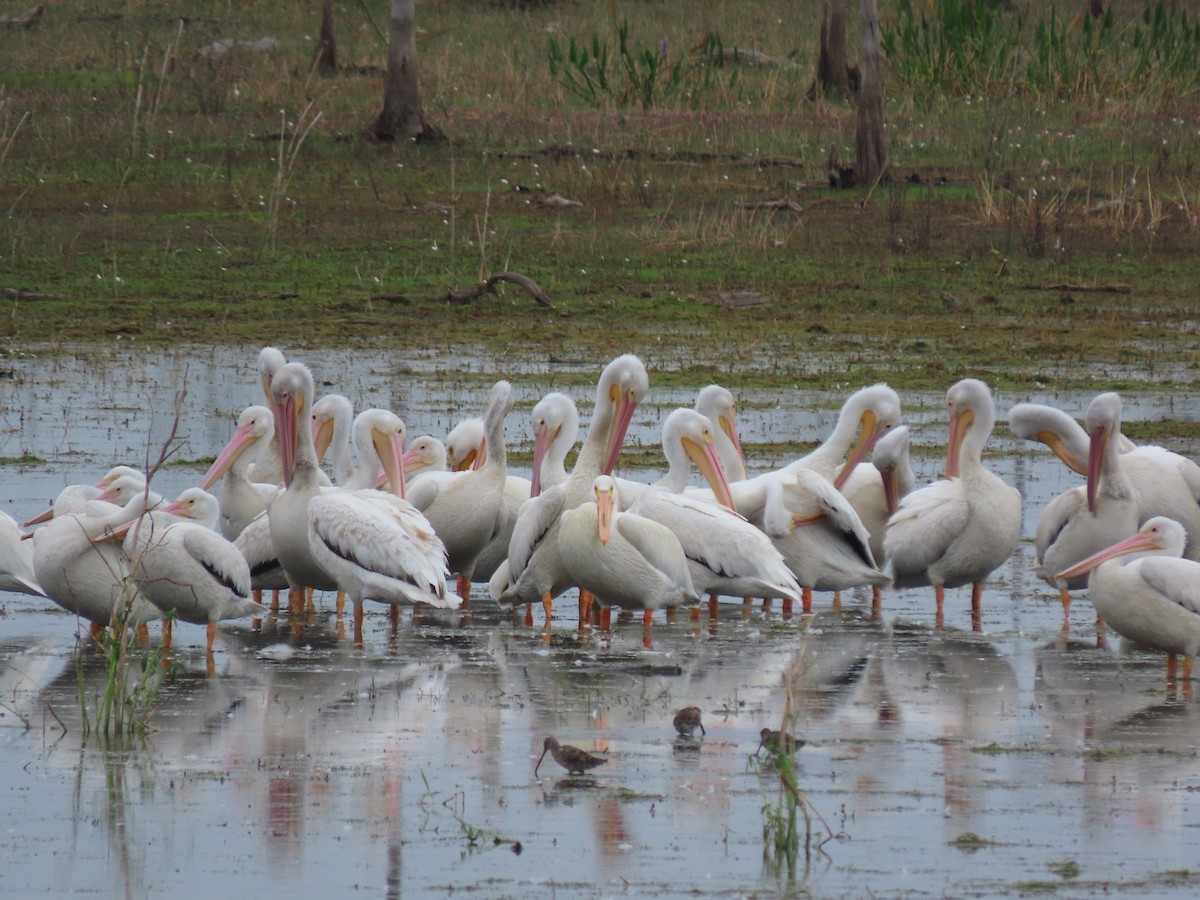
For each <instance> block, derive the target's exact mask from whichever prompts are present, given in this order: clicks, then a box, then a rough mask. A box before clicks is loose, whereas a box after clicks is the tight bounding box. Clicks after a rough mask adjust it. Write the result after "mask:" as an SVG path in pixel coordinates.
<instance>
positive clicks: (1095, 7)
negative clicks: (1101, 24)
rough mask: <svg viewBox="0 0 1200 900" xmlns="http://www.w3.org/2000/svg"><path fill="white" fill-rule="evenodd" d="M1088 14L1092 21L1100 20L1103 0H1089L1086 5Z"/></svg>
mask: <svg viewBox="0 0 1200 900" xmlns="http://www.w3.org/2000/svg"><path fill="white" fill-rule="evenodd" d="M1088 12H1090V13H1091V14H1092V18H1093V19H1101V18H1103V17H1104V0H1090V2H1089V3H1088Z"/></svg>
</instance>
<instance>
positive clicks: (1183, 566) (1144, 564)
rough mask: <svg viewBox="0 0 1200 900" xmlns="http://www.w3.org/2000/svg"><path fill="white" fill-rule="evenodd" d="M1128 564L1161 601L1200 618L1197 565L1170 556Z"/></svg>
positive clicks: (1187, 560)
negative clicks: (1165, 601)
mask: <svg viewBox="0 0 1200 900" xmlns="http://www.w3.org/2000/svg"><path fill="white" fill-rule="evenodd" d="M1131 565H1136V566H1137V573H1138V575H1139V576H1140V577H1141V579H1142V580H1143V581H1144V582H1145V583H1146V585H1147V586H1148V587H1150V588H1151V589H1152V590H1154V591H1155V592H1157V593H1159V594H1161V595H1162V596H1163V598H1164V599H1166V600H1169V601H1171V602H1172V603H1177V604H1179V605H1180V606H1182V607H1183V608H1184V609H1186V610H1187V611H1188V612H1192V613H1195V614H1196V615H1200V578H1198V577H1197V574H1198V573H1200V565H1198V564H1196V563H1195V562H1192V561H1191V560H1190V559H1176V558H1174V557H1169V556H1150V557H1146V558H1144V559H1140V560H1138V561H1137V562H1136V563H1133V564H1131Z"/></svg>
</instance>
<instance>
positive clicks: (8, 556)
mask: <svg viewBox="0 0 1200 900" xmlns="http://www.w3.org/2000/svg"><path fill="white" fill-rule="evenodd" d="M0 591H17V592H19V593H22V594H33V595H35V596H37V597H44V596H46V595H45V593H44V592H43V591H42V589H41V588H40V587H39V586H38V583H37V576H36V575H35V574H34V571H33V545H32V544H30V543H29V542H28V541H26V540H25V534H24V533H23V532H22V531H21V528H20V526H19V525H17V520H16V519H14V518H13V517H12V516H10V515H9V514H8V513H6V512H0Z"/></svg>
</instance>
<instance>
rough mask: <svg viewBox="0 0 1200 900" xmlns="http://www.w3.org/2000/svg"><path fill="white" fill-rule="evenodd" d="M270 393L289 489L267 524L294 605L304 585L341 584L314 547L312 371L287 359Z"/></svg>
mask: <svg viewBox="0 0 1200 900" xmlns="http://www.w3.org/2000/svg"><path fill="white" fill-rule="evenodd" d="M271 393H272V398H273V400H274V416H275V436H276V438H277V439H278V441H279V453H280V462H281V469H282V475H283V484H284V490H283V491H281V492H280V493H279V495H278V496H276V498H275V500H274V501H273V502H272V503H271V505H270V506H269V507H268V508H267V522H268V524H269V527H270V534H271V543H272V545H273V546H274V549H275V557H276V558H277V559H278V560H279V563H280V565H281V566H283V570H284V572H285V573H286V574H287V579H288V583H289V585H290V586H291V588H292V591H293V594H292V605H293V606H295V605H296V601H297V598H298V596H299V593H298V592H300V591H302V590H303V589H304V588H313V589H315V590H322V591H332V590H336V589H337V588H338V583H337V579H336V578H335V577H334V576H333V575H332V574H331V573H329V572H328V571H326V570H325V569H324V568H323V567H322V566H321V565H320V563H318V562H317V560H316V559H315V558H314V557H313V552H312V550H311V549H310V548H309V539H308V538H309V532H310V530H311V526H310V524H309V515H308V505H309V502H310V501H311V500H312V499H313V498H314V497H317V496H319V495H320V493H321V480H320V477H319V474H318V473H319V472H320V469H319V468H318V465H317V453H316V448H315V447H314V445H313V439H312V429H311V423H310V415H311V412H310V411H311V405H312V396H313V378H312V373H311V372H310V371H309V370H308V367H307V366H304V365H301V364H299V363H287V364H285V365H284V366H282V367H281V368H280V369H279V370H278V371H277V372H276V373H275V377H274V378H273V379H272V382H271Z"/></svg>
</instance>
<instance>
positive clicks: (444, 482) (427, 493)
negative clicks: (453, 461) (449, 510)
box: [405, 472, 464, 512]
mask: <svg viewBox="0 0 1200 900" xmlns="http://www.w3.org/2000/svg"><path fill="white" fill-rule="evenodd" d="M463 474H464V473H462V472H429V473H427V474H425V475H423V476H422V477H420V478H418V479H417V480H415V481H414V482H413V483H412V485H411V486H409V488H408V490H407V491H406V493H405V499H406V500H408V502H409V503H411V504H412V505H413V506H415V507H416V508H417V509H419V510H420V511H421V512H425V510H427V509H429V507H431V506H432V505H433V503H434V501H435V500H437V498H438V495H439V494H440V493H441V492H442V491H443V490H445V489H446V488H448V487H449V486H450V485H451V484H453V483H454V482H455V480H457V479H458V478H461V477H462V475H463Z"/></svg>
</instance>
